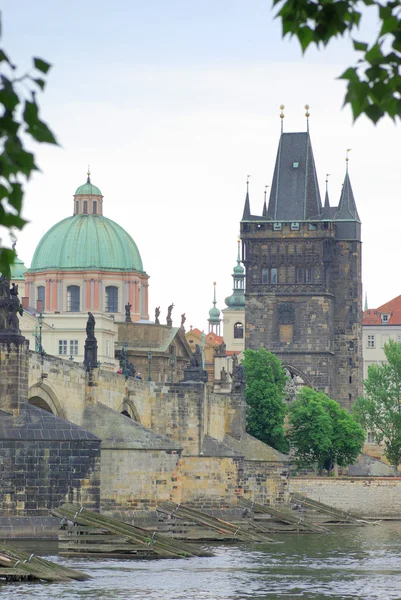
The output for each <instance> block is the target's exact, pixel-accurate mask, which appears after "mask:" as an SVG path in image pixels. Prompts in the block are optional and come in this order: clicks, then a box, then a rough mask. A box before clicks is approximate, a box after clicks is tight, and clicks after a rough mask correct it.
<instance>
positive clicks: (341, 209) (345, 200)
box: [334, 170, 361, 222]
mask: <svg viewBox="0 0 401 600" xmlns="http://www.w3.org/2000/svg"><path fill="white" fill-rule="evenodd" d="M334 219H335V220H336V221H359V222H360V221H361V220H360V218H359V215H358V211H357V208H356V203H355V198H354V193H353V191H352V187H351V181H350V178H349V175H348V170H347V172H346V174H345V179H344V184H343V188H342V191H341V197H340V202H339V204H338V208H337V211H336V213H335V216H334Z"/></svg>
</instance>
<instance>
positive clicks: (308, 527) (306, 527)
mask: <svg viewBox="0 0 401 600" xmlns="http://www.w3.org/2000/svg"><path fill="white" fill-rule="evenodd" d="M238 504H239V505H240V506H242V507H243V508H244V513H243V516H244V518H245V517H248V518H253V520H254V521H255V522H257V523H258V526H259V529H261V530H264V531H266V532H269V533H273V532H276V533H284V532H293V531H297V532H299V533H301V532H303V533H330V530H329V529H327V528H325V527H323V526H322V525H318V524H316V523H314V522H313V521H312V520H311V519H309V518H308V517H306V516H305V515H304V514H303V513H299V512H298V513H297V512H296V511H294V510H293V509H292V508H291V507H289V506H280V507H278V506H274V507H273V506H264V505H263V504H258V503H257V502H252V501H251V500H246V499H244V498H239V499H238Z"/></svg>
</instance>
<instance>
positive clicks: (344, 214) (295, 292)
mask: <svg viewBox="0 0 401 600" xmlns="http://www.w3.org/2000/svg"><path fill="white" fill-rule="evenodd" d="M241 240H242V259H243V263H244V265H245V267H246V293H245V298H246V301H245V321H246V333H245V347H246V348H251V349H258V348H259V347H260V346H264V347H266V348H267V349H268V350H270V351H271V352H274V353H275V354H277V355H278V357H279V358H280V359H281V360H282V361H283V363H284V365H285V366H286V367H287V368H288V370H289V371H290V373H291V374H292V375H293V376H296V377H297V378H298V377H301V378H302V379H303V380H304V381H305V383H307V384H308V385H311V386H312V387H314V388H316V389H318V390H321V391H323V392H325V393H326V394H328V395H329V396H330V397H332V398H333V399H335V400H337V401H339V402H340V403H341V405H342V406H343V407H345V408H350V407H351V405H352V403H353V401H354V400H355V399H356V398H357V397H358V396H359V395H360V394H361V392H362V284H361V222H360V219H359V216H358V212H357V209H356V204H355V200H354V195H353V192H352V188H351V182H350V178H349V174H348V157H347V169H346V173H345V179H344V184H343V188H342V192H341V197H340V201H339V204H338V206H337V207H330V205H329V198H328V192H327V190H326V198H325V202H324V205H322V202H321V197H320V191H319V186H318V181H317V175H316V167H315V161H314V157H313V152H312V145H311V140H310V136H309V131H307V132H301V133H283V132H282V133H281V137H280V141H279V147H278V153H277V159H276V165H275V169H274V174H273V182H272V186H271V193H270V199H269V203H268V206H266V202H265V204H264V206H263V211H262V215H261V216H255V215H252V214H251V210H250V201H249V193H248V191H247V195H246V200H245V207H244V213H243V217H242V221H241ZM298 381H299V380H298Z"/></svg>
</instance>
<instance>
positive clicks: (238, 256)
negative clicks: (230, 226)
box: [237, 239, 241, 265]
mask: <svg viewBox="0 0 401 600" xmlns="http://www.w3.org/2000/svg"><path fill="white" fill-rule="evenodd" d="M237 243H238V254H237V264H238V265H239V264H240V262H241V253H240V244H241V240H240V239H239V240H237Z"/></svg>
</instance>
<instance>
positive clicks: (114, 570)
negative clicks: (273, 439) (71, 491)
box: [0, 523, 401, 600]
mask: <svg viewBox="0 0 401 600" xmlns="http://www.w3.org/2000/svg"><path fill="white" fill-rule="evenodd" d="M280 540H281V542H282V543H281V544H272V545H268V546H218V547H216V548H214V551H215V556H214V557H208V558H207V557H205V558H191V559H178V560H165V561H128V560H127V561H122V560H117V559H96V560H95V559H75V560H73V559H65V558H62V557H58V556H50V555H52V554H53V553H54V545H53V546H51V550H50V552H49V548H50V546H49V545H47V546H45V547H44V549H43V545H42V547H41V548H40V550H39V548H37V550H36V551H37V552H38V553H41V554H42V555H45V554H47V556H49V558H52V559H53V560H55V561H57V562H60V563H62V564H66V565H68V566H72V567H74V566H75V567H76V568H77V569H80V570H82V571H85V572H87V573H89V574H90V575H92V577H93V578H92V579H91V580H90V581H85V582H74V583H68V584H66V583H60V584H29V585H28V584H13V585H8V586H1V587H0V596H1V598H0V600H23V599H26V600H79V599H86V600H90V599H96V600H265V599H266V600H267V599H269V600H274V599H277V600H284V599H295V598H304V599H308V600H323V599H328V598H332V599H336V598H337V599H343V600H348V599H351V598H352V599H354V600H355V599H361V600H400V598H401V524H398V523H397V524H395V523H393V524H382V525H381V526H379V527H364V528H358V529H352V528H350V529H344V530H340V531H338V532H336V533H335V534H334V535H331V536H324V535H303V536H302V535H290V534H287V535H283V536H281V538H280ZM46 548H47V550H46Z"/></svg>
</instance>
